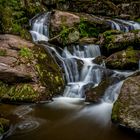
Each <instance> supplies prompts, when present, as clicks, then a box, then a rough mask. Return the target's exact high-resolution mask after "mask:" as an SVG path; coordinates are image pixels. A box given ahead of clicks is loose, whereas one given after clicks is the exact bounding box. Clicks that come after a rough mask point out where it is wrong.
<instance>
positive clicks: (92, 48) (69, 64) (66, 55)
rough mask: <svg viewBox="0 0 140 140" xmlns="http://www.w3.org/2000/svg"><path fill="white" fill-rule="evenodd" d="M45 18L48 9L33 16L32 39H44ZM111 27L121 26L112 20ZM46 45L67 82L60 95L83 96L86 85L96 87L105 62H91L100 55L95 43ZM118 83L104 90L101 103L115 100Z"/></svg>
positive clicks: (46, 35) (46, 31) (45, 35)
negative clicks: (56, 60) (62, 45)
mask: <svg viewBox="0 0 140 140" xmlns="http://www.w3.org/2000/svg"><path fill="white" fill-rule="evenodd" d="M49 18H50V12H48V13H44V14H42V15H40V16H37V17H35V18H33V20H32V30H31V34H32V37H33V40H34V41H41V40H44V41H48V37H49V30H48V29H49V24H48V23H49ZM121 22H122V21H121ZM129 24H130V23H129ZM134 25H135V28H136V27H137V28H138V25H137V24H134ZM136 25H137V26H136ZM112 28H115V29H117V30H121V29H122V27H120V25H119V24H117V23H116V22H115V21H112ZM46 47H47V48H48V49H49V50H50V52H54V53H55V55H56V57H57V58H58V59H59V60H60V61H61V63H62V67H63V69H64V72H65V79H66V83H67V84H66V87H65V91H64V94H63V95H64V96H65V97H73V98H84V97H85V90H86V88H89V87H91V86H93V87H95V86H98V84H99V83H100V82H101V80H102V77H103V71H104V70H105V64H104V62H103V63H102V64H101V65H97V64H95V63H94V62H93V60H94V59H95V58H96V57H98V56H101V52H100V47H99V46H98V45H94V44H88V45H82V46H80V45H71V46H67V47H64V49H63V50H62V49H61V51H58V50H57V48H59V47H57V48H54V47H48V46H46ZM120 85H121V84H119V83H118V84H116V85H111V86H110V87H109V88H108V89H107V90H106V91H105V97H104V101H105V102H106V101H107V102H108V101H109V100H110V101H112V102H113V101H114V100H115V99H114V98H115V96H116V95H117V94H116V93H118V91H119V89H120V87H121V86H120Z"/></svg>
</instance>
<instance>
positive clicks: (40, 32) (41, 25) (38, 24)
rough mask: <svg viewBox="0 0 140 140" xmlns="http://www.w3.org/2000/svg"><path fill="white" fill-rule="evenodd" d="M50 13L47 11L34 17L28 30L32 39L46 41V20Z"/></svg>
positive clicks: (47, 34)
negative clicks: (30, 28)
mask: <svg viewBox="0 0 140 140" xmlns="http://www.w3.org/2000/svg"><path fill="white" fill-rule="evenodd" d="M50 14H51V13H50V12H47V13H44V14H42V15H41V16H38V17H37V18H35V19H34V22H33V26H32V30H31V31H30V33H31V35H32V38H33V40H34V41H41V40H43V41H48V37H49V31H48V26H49V23H48V21H49V17H50Z"/></svg>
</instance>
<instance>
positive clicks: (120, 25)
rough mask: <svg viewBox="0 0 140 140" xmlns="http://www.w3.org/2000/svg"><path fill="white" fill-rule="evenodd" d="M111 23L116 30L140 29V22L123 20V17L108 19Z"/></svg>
mask: <svg viewBox="0 0 140 140" xmlns="http://www.w3.org/2000/svg"><path fill="white" fill-rule="evenodd" d="M107 21H108V22H109V23H110V24H111V28H112V29H114V30H119V31H124V32H129V31H131V30H138V29H140V24H139V23H138V22H134V21H129V20H122V19H114V20H107Z"/></svg>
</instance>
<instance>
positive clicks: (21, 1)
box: [0, 0, 42, 39]
mask: <svg viewBox="0 0 140 140" xmlns="http://www.w3.org/2000/svg"><path fill="white" fill-rule="evenodd" d="M41 10H42V8H41V5H40V4H39V2H38V0H36V2H34V1H33V0H7V1H5V0H1V1H0V33H13V34H18V35H20V36H22V37H23V38H27V39H29V37H30V36H29V33H28V31H27V30H28V28H29V24H28V22H29V19H30V18H32V17H33V16H34V15H35V14H36V13H38V12H40V11H41Z"/></svg>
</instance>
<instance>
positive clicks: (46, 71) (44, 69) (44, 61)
mask: <svg viewBox="0 0 140 140" xmlns="http://www.w3.org/2000/svg"><path fill="white" fill-rule="evenodd" d="M36 52H37V53H36ZM35 54H36V59H37V61H38V63H37V65H36V70H37V72H38V75H39V79H40V81H41V83H42V85H43V86H45V87H46V88H47V89H48V90H47V91H48V92H47V94H48V95H54V94H60V93H61V92H62V90H63V86H64V81H63V77H62V73H61V70H60V68H59V66H58V65H57V63H56V62H55V60H54V59H53V58H52V56H51V55H50V54H49V53H48V52H45V51H44V50H43V49H42V48H40V47H39V46H38V48H36V50H35Z"/></svg>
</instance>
